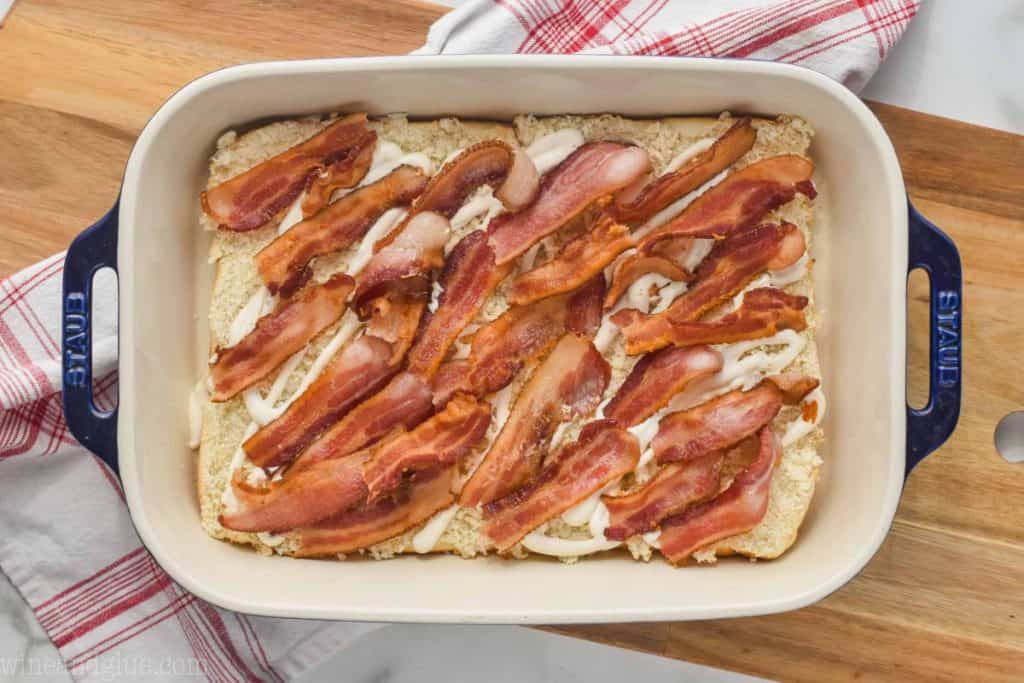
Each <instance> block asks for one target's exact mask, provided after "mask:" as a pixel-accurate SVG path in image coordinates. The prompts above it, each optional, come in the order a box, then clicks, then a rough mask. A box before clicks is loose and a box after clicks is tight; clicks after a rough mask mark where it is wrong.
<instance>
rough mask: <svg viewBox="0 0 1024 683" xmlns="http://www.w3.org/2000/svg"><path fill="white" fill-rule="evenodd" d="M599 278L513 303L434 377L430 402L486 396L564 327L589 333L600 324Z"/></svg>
mask: <svg viewBox="0 0 1024 683" xmlns="http://www.w3.org/2000/svg"><path fill="white" fill-rule="evenodd" d="M603 290H604V277H603V276H602V275H598V276H597V277H595V278H593V279H592V280H591V281H590V282H589V283H587V285H586V286H585V287H583V288H581V289H579V290H577V291H576V292H574V293H573V294H571V295H570V294H565V295H561V296H555V297H549V298H547V299H543V300H541V301H536V302H534V303H532V304H528V305H526V306H513V307H512V308H510V309H509V310H507V311H506V312H505V313H503V314H502V315H501V316H499V317H498V318H497V319H495V320H494V321H492V322H491V323H489V324H487V325H485V326H484V327H482V328H481V329H480V330H478V331H477V332H476V334H475V335H474V336H473V344H472V349H471V351H470V355H469V358H468V359H466V360H464V361H449V362H447V363H445V364H444V365H442V366H441V368H442V371H439V372H438V374H437V376H436V377H435V379H434V391H435V395H434V402H435V404H436V405H443V404H444V403H445V402H446V401H447V400H448V399H449V398H450V397H451V396H452V395H453V394H454V393H455V392H457V391H464V392H467V393H470V394H473V395H474V396H486V395H488V394H490V393H493V392H495V391H498V390H499V389H502V388H503V387H505V386H506V385H508V383H509V382H511V381H512V379H513V378H514V377H515V376H516V375H517V374H518V373H519V371H520V370H522V368H523V366H524V365H525V364H526V363H527V361H530V360H533V359H536V358H540V357H541V356H543V355H545V354H546V353H547V352H548V351H550V350H551V348H552V347H553V346H554V345H555V342H557V341H558V340H559V338H561V336H562V335H564V334H565V333H566V332H574V333H576V334H577V335H580V336H584V337H589V336H592V335H593V334H594V332H595V331H596V330H597V328H598V326H599V325H600V324H601V294H602V292H603Z"/></svg>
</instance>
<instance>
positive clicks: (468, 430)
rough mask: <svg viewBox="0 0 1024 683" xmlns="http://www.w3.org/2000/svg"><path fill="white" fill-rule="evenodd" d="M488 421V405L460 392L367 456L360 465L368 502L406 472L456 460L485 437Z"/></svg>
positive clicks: (392, 486) (391, 488) (398, 481)
mask: <svg viewBox="0 0 1024 683" xmlns="http://www.w3.org/2000/svg"><path fill="white" fill-rule="evenodd" d="M490 422H491V409H490V406H488V405H487V404H486V403H481V402H479V401H477V400H476V399H475V398H473V397H472V396H467V395H465V394H459V395H458V396H456V397H455V398H453V399H452V400H451V401H449V402H448V405H447V406H445V408H444V410H442V411H441V412H439V413H437V414H436V415H434V416H433V417H431V418H430V419H429V420H426V421H425V422H421V423H420V424H419V426H417V427H416V428H415V429H413V430H412V431H411V432H407V433H405V434H403V435H401V436H399V437H398V438H397V439H394V440H392V441H389V442H388V443H386V444H384V445H383V446H381V447H380V448H378V449H377V451H376V452H375V453H374V454H373V455H372V456H371V457H370V459H369V461H367V463H366V465H365V466H364V467H363V478H364V479H365V480H366V485H367V487H369V489H370V497H369V502H371V503H373V502H375V501H376V500H377V499H379V498H380V497H381V496H383V495H385V494H388V493H391V492H392V491H394V490H395V489H396V488H398V486H399V485H400V484H401V483H402V476H403V475H405V474H407V473H410V472H420V471H422V470H427V469H432V468H435V467H437V466H439V465H451V464H453V463H455V462H457V461H458V460H459V458H461V457H462V456H463V455H465V454H466V453H468V452H469V451H470V449H472V448H473V447H474V446H475V445H476V444H477V443H479V441H480V439H482V438H483V437H484V434H485V433H486V432H487V426H488V425H489V424H490Z"/></svg>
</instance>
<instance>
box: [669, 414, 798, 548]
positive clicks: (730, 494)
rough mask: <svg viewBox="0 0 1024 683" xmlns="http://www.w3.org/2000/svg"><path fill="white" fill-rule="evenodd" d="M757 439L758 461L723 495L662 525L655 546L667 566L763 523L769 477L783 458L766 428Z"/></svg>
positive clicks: (737, 477) (733, 482) (777, 445)
mask: <svg viewBox="0 0 1024 683" xmlns="http://www.w3.org/2000/svg"><path fill="white" fill-rule="evenodd" d="M759 438H760V451H759V453H758V456H757V459H756V460H754V462H752V463H751V464H750V465H749V466H748V467H747V468H746V469H745V470H743V471H742V472H740V473H739V474H738V475H737V476H736V478H735V479H733V481H732V483H731V484H730V485H729V487H728V488H727V489H726V490H725V491H723V492H722V493H720V494H718V495H717V496H715V497H714V498H712V499H711V500H709V501H707V502H704V503H700V504H698V505H695V506H694V507H692V508H690V509H689V510H687V511H685V512H683V513H682V514H680V515H676V516H673V517H669V518H668V519H666V520H664V521H663V522H662V524H661V535H660V536H659V537H658V543H659V545H660V546H661V553H662V554H663V555H664V556H665V557H666V558H667V559H668V560H669V561H670V562H672V563H673V564H679V563H680V562H682V561H684V560H685V559H686V558H688V557H689V556H690V555H692V554H693V553H694V551H696V550H698V549H700V548H703V547H705V546H708V545H710V544H712V543H714V542H715V541H720V540H722V539H723V538H728V537H730V536H735V535H736V534H742V533H744V532H746V531H750V530H751V529H753V528H754V527H755V526H757V525H758V524H759V523H760V522H761V520H762V519H764V515H765V513H766V512H768V497H769V493H770V491H771V486H772V473H773V471H774V469H775V465H776V463H778V461H779V458H781V457H782V447H781V446H780V445H779V439H778V437H776V436H775V434H774V433H773V432H772V430H771V429H770V428H768V427H765V428H764V429H762V430H761V433H760V437H759Z"/></svg>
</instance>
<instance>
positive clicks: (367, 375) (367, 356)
mask: <svg viewBox="0 0 1024 683" xmlns="http://www.w3.org/2000/svg"><path fill="white" fill-rule="evenodd" d="M392 355H393V350H392V345H391V344H389V343H387V342H386V341H384V340H382V339H378V338H377V337H374V336H371V335H363V336H362V337H360V338H359V339H357V340H356V341H354V342H352V343H351V344H349V345H348V346H346V347H345V348H344V349H343V350H342V351H341V353H339V354H338V355H337V356H335V357H334V359H333V360H332V361H331V362H330V364H328V365H327V367H326V368H324V371H323V373H322V374H321V375H320V376H319V377H317V378H316V380H314V381H313V383H312V384H310V385H309V388H308V389H306V391H304V392H303V393H302V395H301V396H299V397H298V398H297V399H296V400H295V402H294V403H292V404H291V405H290V406H288V409H287V410H285V411H284V413H282V414H281V416H280V417H278V418H277V419H276V420H274V421H273V422H270V423H269V424H267V425H265V426H264V427H263V428H261V429H260V430H259V431H257V432H256V433H255V434H253V435H252V436H251V437H249V438H248V439H247V440H246V441H245V443H244V444H242V448H243V450H245V454H246V455H247V456H249V459H250V460H252V461H253V462H254V463H255V464H257V465H259V466H260V467H275V466H278V465H284V464H287V463H288V462H289V461H291V459H292V458H294V457H295V456H296V455H297V454H298V453H299V452H300V451H302V449H303V448H305V447H306V446H308V445H309V444H310V443H312V442H313V441H314V440H315V439H316V438H317V437H318V436H320V434H322V433H323V432H324V430H326V429H327V428H328V427H330V426H331V425H332V424H333V423H335V422H336V421H338V420H339V419H340V418H341V417H342V416H344V415H345V414H346V413H347V412H348V411H349V410H351V409H352V408H353V407H354V406H356V405H358V403H359V402H360V401H362V400H364V399H365V398H367V397H368V396H370V395H371V394H373V392H375V391H377V390H379V389H380V388H381V387H382V386H384V383H385V382H387V381H388V380H389V379H390V378H391V376H392V375H394V374H395V372H396V371H397V370H398V368H397V366H396V365H395V364H394V363H392V362H391V359H392Z"/></svg>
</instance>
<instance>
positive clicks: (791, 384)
mask: <svg viewBox="0 0 1024 683" xmlns="http://www.w3.org/2000/svg"><path fill="white" fill-rule="evenodd" d="M765 380H766V381H768V382H771V383H772V384H774V385H775V388H776V389H778V390H779V391H780V392H782V400H783V402H784V403H788V404H790V405H796V404H797V403H800V401H802V400H804V398H806V397H807V394H809V393H811V392H812V391H814V390H815V389H817V388H818V387H819V386H821V380H819V379H817V378H816V377H809V376H808V375H801V374H800V373H798V372H783V373H781V374H778V375H771V376H770V377H765Z"/></svg>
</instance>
